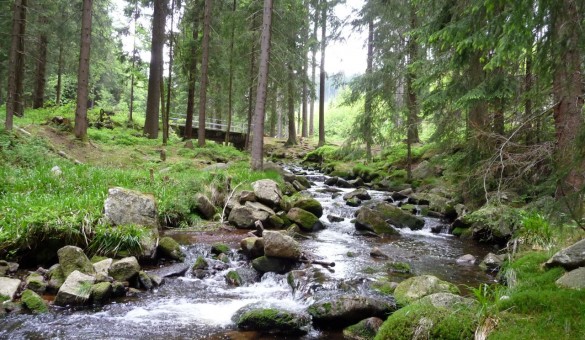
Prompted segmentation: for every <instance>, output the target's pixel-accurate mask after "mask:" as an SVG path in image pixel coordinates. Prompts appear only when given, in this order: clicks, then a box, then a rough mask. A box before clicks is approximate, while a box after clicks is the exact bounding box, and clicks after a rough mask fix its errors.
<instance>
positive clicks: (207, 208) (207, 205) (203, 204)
mask: <svg viewBox="0 0 585 340" xmlns="http://www.w3.org/2000/svg"><path fill="white" fill-rule="evenodd" d="M195 202H197V211H199V213H200V214H201V215H203V217H204V218H205V219H207V220H211V219H213V216H215V212H216V209H215V206H214V205H213V203H211V201H210V200H209V198H207V196H205V195H203V194H197V196H195Z"/></svg>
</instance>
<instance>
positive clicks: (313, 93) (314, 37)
mask: <svg viewBox="0 0 585 340" xmlns="http://www.w3.org/2000/svg"><path fill="white" fill-rule="evenodd" d="M312 5H313V8H314V9H315V14H314V16H313V34H312V35H311V41H312V42H311V43H312V44H313V45H312V46H311V107H310V109H309V136H311V137H312V136H313V135H314V134H315V99H316V98H317V93H316V91H315V88H316V84H317V83H316V82H315V80H316V70H317V48H318V46H319V45H318V44H317V31H318V28H319V15H320V12H319V0H313V1H312Z"/></svg>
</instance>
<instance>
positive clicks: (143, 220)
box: [104, 187, 158, 230]
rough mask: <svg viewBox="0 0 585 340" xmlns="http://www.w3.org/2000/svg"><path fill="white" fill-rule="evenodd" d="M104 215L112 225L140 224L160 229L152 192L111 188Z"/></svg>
mask: <svg viewBox="0 0 585 340" xmlns="http://www.w3.org/2000/svg"><path fill="white" fill-rule="evenodd" d="M104 215H105V217H106V220H107V221H108V222H109V223H111V224H112V225H118V226H124V225H139V226H144V227H149V228H151V229H153V230H158V218H157V216H158V215H157V212H156V202H155V199H154V196H153V195H150V194H143V193H140V192H137V191H134V190H129V189H124V188H120V187H114V188H110V189H109V190H108V197H107V198H106V201H105V203H104Z"/></svg>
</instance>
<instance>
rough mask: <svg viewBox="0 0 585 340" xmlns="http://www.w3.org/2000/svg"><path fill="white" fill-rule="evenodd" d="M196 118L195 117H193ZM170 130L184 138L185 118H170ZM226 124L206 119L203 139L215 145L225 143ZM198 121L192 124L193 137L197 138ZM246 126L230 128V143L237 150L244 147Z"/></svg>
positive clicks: (236, 125)
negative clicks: (215, 143)
mask: <svg viewBox="0 0 585 340" xmlns="http://www.w3.org/2000/svg"><path fill="white" fill-rule="evenodd" d="M193 118H197V117H193ZM170 126H171V128H173V129H175V131H176V132H177V134H178V135H179V136H181V137H184V136H185V118H171V124H170ZM227 128H228V126H227V122H226V121H223V120H221V119H208V120H206V121H205V139H210V140H212V141H215V142H217V143H223V142H225V134H226V131H227ZM198 129H199V121H194V122H193V136H194V137H195V138H197V130H198ZM247 131H248V125H247V124H246V123H232V124H231V126H230V143H232V144H233V145H234V147H236V148H237V149H239V150H243V149H244V148H245V146H246V137H247V135H248V134H247Z"/></svg>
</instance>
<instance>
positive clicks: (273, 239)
mask: <svg viewBox="0 0 585 340" xmlns="http://www.w3.org/2000/svg"><path fill="white" fill-rule="evenodd" d="M262 237H263V238H264V254H265V255H266V256H271V257H280V258H285V259H292V260H297V259H299V258H300V257H301V247H300V245H299V243H298V242H297V241H295V240H294V239H293V238H292V237H290V236H288V235H285V234H283V233H281V232H278V231H270V230H265V231H264V233H263V234H262Z"/></svg>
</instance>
